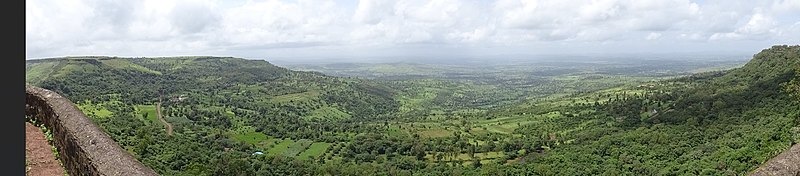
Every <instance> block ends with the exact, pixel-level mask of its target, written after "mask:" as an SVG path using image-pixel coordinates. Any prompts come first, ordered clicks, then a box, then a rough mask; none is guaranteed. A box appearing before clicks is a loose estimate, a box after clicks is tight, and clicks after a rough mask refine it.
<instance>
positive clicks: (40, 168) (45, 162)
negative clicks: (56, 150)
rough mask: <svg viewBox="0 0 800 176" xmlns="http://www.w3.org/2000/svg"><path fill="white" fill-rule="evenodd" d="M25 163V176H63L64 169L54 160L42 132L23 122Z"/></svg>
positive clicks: (54, 157)
mask: <svg viewBox="0 0 800 176" xmlns="http://www.w3.org/2000/svg"><path fill="white" fill-rule="evenodd" d="M25 163H26V164H25V165H26V166H25V175H44V176H51V175H54V176H63V175H64V168H63V167H61V164H59V162H58V160H56V156H55V155H54V154H53V151H52V150H51V147H50V144H49V143H48V142H47V139H45V137H44V132H42V130H41V129H39V128H38V127H36V126H34V125H33V124H31V123H28V122H25Z"/></svg>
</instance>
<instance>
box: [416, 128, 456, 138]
mask: <svg viewBox="0 0 800 176" xmlns="http://www.w3.org/2000/svg"><path fill="white" fill-rule="evenodd" d="M417 134H419V136H420V137H426V138H437V137H450V136H453V132H451V131H449V130H445V129H441V128H439V129H429V130H421V131H418V132H417Z"/></svg>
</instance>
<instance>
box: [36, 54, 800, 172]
mask: <svg viewBox="0 0 800 176" xmlns="http://www.w3.org/2000/svg"><path fill="white" fill-rule="evenodd" d="M400 66H401V67H400V68H401V69H404V68H407V67H410V66H409V65H400ZM353 67H359V66H357V65H353ZM381 67H382V69H385V70H391V71H392V72H386V73H382V74H385V75H382V76H385V77H388V78H390V79H384V80H382V79H379V78H376V79H373V80H360V79H349V78H340V77H330V76H326V75H323V74H320V73H316V72H300V71H291V70H288V69H285V68H281V67H277V66H274V65H272V64H270V63H268V62H265V61H252V60H244V59H236V58H220V57H180V58H110V57H78V58H57V59H44V60H34V61H28V63H27V64H26V70H27V74H26V80H27V82H29V83H31V84H35V85H39V86H41V87H43V88H47V89H51V90H54V91H57V92H59V93H61V94H62V95H65V96H66V97H68V98H70V99H71V100H72V101H74V102H76V103H77V104H78V106H79V107H80V108H81V109H82V110H83V111H84V112H86V113H87V114H88V115H89V116H90V117H92V118H93V120H95V122H97V123H98V124H99V125H100V126H101V127H102V128H104V129H105V130H106V131H107V132H108V133H109V134H110V135H111V136H112V137H113V138H114V139H115V140H116V141H117V142H118V143H120V145H121V146H124V147H125V148H126V149H127V150H128V151H130V152H131V153H133V154H134V156H136V157H137V159H139V160H141V161H142V162H143V163H144V164H146V165H147V166H149V167H152V168H153V169H154V170H156V171H157V172H159V173H160V174H163V175H267V174H277V175H374V174H377V175H420V173H424V174H430V175H452V174H453V173H459V174H462V175H490V174H491V175H742V174H746V173H748V172H750V171H752V170H753V169H755V168H756V167H758V166H759V165H760V164H762V163H764V162H765V161H767V160H768V159H770V158H772V157H774V156H776V155H777V154H778V153H780V152H782V151H784V150H785V149H787V148H789V147H790V146H791V145H792V144H795V143H797V142H798V141H800V101H798V98H800V93H798V92H800V91H798V90H800V78H799V77H800V76H798V75H797V73H798V71H800V69H798V68H800V46H774V47H772V48H769V49H765V50H763V51H762V52H760V53H758V54H756V55H754V56H753V59H752V60H751V61H750V62H748V63H747V64H745V65H744V66H742V67H740V68H735V69H732V70H724V71H713V72H704V73H698V74H693V75H691V76H685V77H678V78H673V79H652V78H664V77H636V76H630V75H626V74H611V73H606V74H604V73H601V72H590V71H587V70H585V69H578V71H580V72H581V73H582V74H571V73H572V72H568V71H564V70H565V69H564V68H568V69H576V68H575V67H572V66H567V67H556V66H554V67H553V68H552V69H551V70H546V69H538V68H537V69H531V70H532V71H531V70H525V68H523V67H517V68H515V69H517V70H520V71H525V72H537V71H541V72H542V75H541V76H537V77H531V76H524V75H530V74H520V75H515V76H514V77H513V79H511V78H509V80H511V81H508V82H503V81H496V82H482V83H481V84H470V83H468V82H467V83H464V82H457V81H444V80H437V79H436V78H435V77H434V78H424V79H413V78H412V79H403V80H399V81H398V80H393V79H395V78H397V77H399V76H403V75H408V73H406V72H405V71H395V70H396V68H394V67H393V66H391V65H386V66H381ZM384 67H385V68H384ZM587 68H588V67H587ZM653 68H654V70H657V69H655V68H659V69H660V68H663V67H658V66H657V64H655V66H653ZM670 68H671V69H665V73H670V74H668V75H670V76H672V75H677V72H676V71H675V70H688V69H687V68H686V67H680V66H672V67H670ZM352 69H355V70H360V69H363V68H352ZM595 69H598V70H603V69H608V68H604V67H601V68H595ZM691 69H692V70H693V69H697V68H691ZM618 70H624V69H618ZM659 71H660V70H659ZM393 72H396V73H393ZM470 73H471V72H467V71H465V72H464V75H457V76H458V77H467V78H469V77H475V75H469V74H470ZM553 73H557V74H553ZM588 73H591V74H588ZM645 73H647V74H648V75H650V74H652V72H645ZM497 74H498V75H494V76H495V77H498V78H502V77H509V76H508V75H503V73H497ZM547 75H551V76H547ZM620 75H622V76H620ZM452 79H453V80H459V79H456V78H452ZM478 80H491V79H490V78H489V77H483V78H481V79H478ZM541 80H559V81H541ZM548 83H549V84H561V85H547V84H548ZM590 83H591V84H590ZM538 84H542V85H538ZM384 85H385V86H384ZM478 85H479V86H478ZM507 85H520V86H522V85H537V86H543V87H537V86H532V87H530V88H527V89H530V90H532V91H531V92H542V93H539V94H536V95H535V97H534V98H521V97H522V96H531V95H533V94H532V93H526V92H520V91H519V90H515V89H498V87H503V86H507ZM565 85H570V86H565ZM559 86H562V87H573V86H583V87H581V89H580V90H570V91H569V92H568V93H563V92H561V91H564V90H562V89H567V88H559ZM570 89H574V88H570ZM520 90H522V89H520ZM540 90H548V91H540ZM551 90H552V91H551ZM547 92H555V93H547ZM792 94H795V95H799V96H792ZM507 99H511V100H513V101H507ZM159 100H162V101H163V107H162V108H163V111H164V113H163V114H164V116H165V117H164V119H165V120H166V121H167V122H169V123H171V124H172V125H173V126H174V128H175V129H174V135H172V136H168V135H167V134H166V130H165V129H164V127H163V126H162V125H161V124H160V121H159V120H158V118H157V116H156V115H155V114H156V113H155V111H156V109H157V108H156V106H155V104H156V103H157V102H159ZM476 100H481V101H476ZM470 101H472V102H470ZM496 102H505V104H504V105H503V106H484V104H491V105H493V104H497V103H496ZM448 103H449V104H452V105H448ZM471 103H472V104H471ZM476 103H480V104H478V105H474V104H476ZM257 152H262V153H263V155H261V154H256V153H257Z"/></svg>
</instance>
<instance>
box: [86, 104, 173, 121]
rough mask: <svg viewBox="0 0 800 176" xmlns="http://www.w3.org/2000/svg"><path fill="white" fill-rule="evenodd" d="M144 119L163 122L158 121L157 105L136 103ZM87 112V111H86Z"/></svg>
mask: <svg viewBox="0 0 800 176" xmlns="http://www.w3.org/2000/svg"><path fill="white" fill-rule="evenodd" d="M134 107H135V108H136V110H137V112H139V114H140V115H141V116H140V117H142V118H143V119H147V120H149V121H150V123H161V122H159V121H158V114H157V113H156V105H136V106H134ZM84 112H85V111H84Z"/></svg>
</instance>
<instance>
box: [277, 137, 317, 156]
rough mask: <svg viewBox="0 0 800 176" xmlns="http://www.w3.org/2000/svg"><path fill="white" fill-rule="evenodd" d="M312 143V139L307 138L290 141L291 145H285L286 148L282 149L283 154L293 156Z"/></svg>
mask: <svg viewBox="0 0 800 176" xmlns="http://www.w3.org/2000/svg"><path fill="white" fill-rule="evenodd" d="M311 143H314V141H311V140H308V139H300V140H297V141H295V142H294V143H292V144H291V145H289V146H287V148H286V150H285V151H283V153H282V154H283V156H288V157H294V156H297V154H300V152H303V151H306V149H307V148H308V146H310V145H311Z"/></svg>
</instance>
